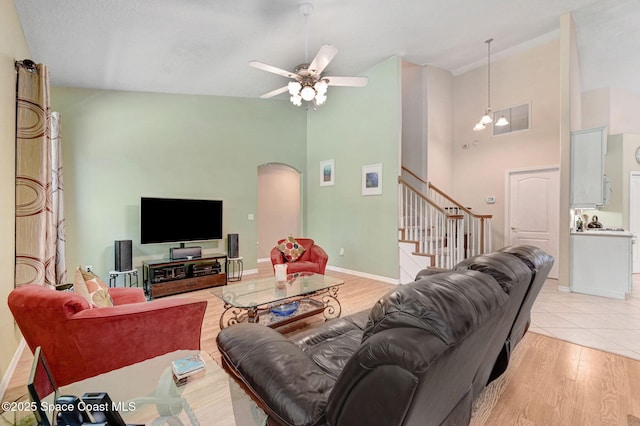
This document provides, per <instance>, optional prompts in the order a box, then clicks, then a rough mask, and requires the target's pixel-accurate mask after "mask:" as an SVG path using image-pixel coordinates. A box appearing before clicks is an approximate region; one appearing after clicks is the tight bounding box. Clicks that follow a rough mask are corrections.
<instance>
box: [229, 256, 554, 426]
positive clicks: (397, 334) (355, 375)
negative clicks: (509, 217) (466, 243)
mask: <svg viewBox="0 0 640 426" xmlns="http://www.w3.org/2000/svg"><path fill="white" fill-rule="evenodd" d="M552 265H553V258H552V257H550V256H549V255H548V254H546V253H545V252H544V251H542V250H540V249H538V248H535V247H531V246H513V247H508V248H505V249H502V250H501V251H499V252H495V253H490V254H485V255H480V256H476V257H473V258H470V259H466V260H465V261H463V262H461V263H460V264H458V265H456V267H454V268H453V270H452V271H439V273H435V274H433V273H430V272H429V273H427V272H424V273H420V274H418V277H417V280H416V281H415V282H412V283H408V284H405V285H399V286H398V287H397V288H395V289H393V290H392V291H390V292H389V293H387V294H386V295H385V296H384V297H382V298H381V299H380V300H379V301H378V302H377V303H376V304H375V305H374V306H373V307H372V308H371V310H369V311H363V312H359V313H357V314H354V315H351V316H348V317H345V318H338V319H335V320H331V321H328V322H326V323H324V324H322V325H321V326H319V327H315V328H311V329H309V330H308V331H307V332H306V333H304V334H303V335H301V336H300V335H299V336H296V338H295V339H289V338H287V337H285V336H283V335H281V334H280V333H278V332H277V331H275V330H272V329H270V328H267V327H263V326H260V325H255V324H236V325H233V326H231V327H228V328H225V329H224V330H222V331H221V332H220V334H219V335H218V339H217V343H218V347H219V349H220V352H221V354H222V360H223V363H224V364H225V367H226V368H227V369H228V370H229V371H230V372H231V373H232V374H234V375H235V376H236V377H237V379H238V380H240V381H241V382H242V383H243V384H244V385H245V387H246V388H247V389H248V390H249V391H250V392H251V393H252V397H253V398H254V399H255V400H256V401H257V402H258V404H259V405H260V406H261V407H262V408H263V409H264V410H265V411H266V412H267V414H268V415H269V418H270V421H271V423H273V424H283V425H296V426H302V425H348V426H352V425H385V426H387V425H420V426H424V425H453V424H456V425H462V424H468V423H469V421H470V418H471V408H472V404H473V401H474V399H475V398H476V397H477V396H478V394H479V393H480V392H481V391H482V389H484V387H485V386H486V385H487V384H488V383H489V382H490V381H491V380H493V379H495V378H496V377H498V376H499V375H500V374H502V373H503V372H504V371H505V369H506V368H507V365H508V361H509V356H510V353H511V351H512V350H513V347H514V346H515V345H516V344H517V342H518V341H519V340H520V339H521V338H522V336H523V335H524V333H525V332H526V330H527V327H528V324H529V322H530V312H531V307H532V305H533V302H534V301H535V298H536V296H537V295H538V293H539V291H540V288H541V287H542V284H543V283H544V281H545V279H546V277H547V274H548V273H549V270H550V269H551V266H552Z"/></svg>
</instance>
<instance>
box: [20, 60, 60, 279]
mask: <svg viewBox="0 0 640 426" xmlns="http://www.w3.org/2000/svg"><path fill="white" fill-rule="evenodd" d="M16 69H17V73H18V79H17V85H16V97H17V106H16V120H17V122H16V265H15V280H16V281H15V285H16V286H19V285H22V284H28V283H35V284H41V285H47V286H54V285H56V284H57V283H61V281H58V279H59V278H58V277H57V274H58V272H57V271H56V264H57V260H56V254H57V253H59V254H60V255H62V256H64V249H62V250H60V249H58V247H57V245H58V241H60V242H61V243H62V244H64V238H58V234H59V232H60V231H64V217H63V216H61V211H62V210H61V208H62V207H61V204H59V203H58V202H57V201H55V200H54V193H55V194H58V195H59V196H61V195H62V191H60V190H59V188H62V179H61V171H62V165H61V158H60V156H59V153H60V148H59V143H57V144H52V140H51V131H52V128H53V126H52V122H51V109H50V104H49V71H48V70H47V67H46V66H44V65H42V64H37V65H36V64H34V63H33V62H31V61H29V60H24V61H22V62H17V63H16ZM56 127H58V126H56ZM57 140H58V141H59V138H57ZM54 147H55V150H54ZM54 152H55V153H56V154H55V158H56V161H57V162H60V164H54V163H53V159H54V155H53V153H54ZM54 174H55V175H56V178H55V179H54V177H53V176H54ZM54 209H55V210H56V213H55V214H54ZM58 224H60V226H58ZM62 267H63V268H64V263H62ZM61 277H63V278H64V271H62V272H61Z"/></svg>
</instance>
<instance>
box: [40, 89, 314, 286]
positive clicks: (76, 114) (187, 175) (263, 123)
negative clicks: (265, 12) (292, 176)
mask: <svg viewBox="0 0 640 426" xmlns="http://www.w3.org/2000/svg"><path fill="white" fill-rule="evenodd" d="M52 107H53V109H54V110H56V111H59V112H60V113H61V115H62V134H63V158H64V185H65V208H66V218H67V221H66V223H67V226H66V231H67V269H68V271H69V273H72V271H73V269H74V268H75V267H76V266H77V265H93V267H94V270H95V272H96V273H98V274H99V275H101V276H102V277H103V278H106V277H107V276H108V272H109V271H110V270H112V269H113V267H114V247H113V242H114V240H120V239H131V240H133V255H134V262H133V263H134V266H136V265H140V264H141V262H142V260H144V259H149V258H163V257H167V256H168V255H169V248H170V247H173V246H176V244H151V245H141V244H140V226H139V220H140V219H139V210H140V197H141V196H154V197H176V198H206V199H221V200H224V224H223V233H224V234H225V236H226V234H228V233H238V234H239V235H240V244H241V247H242V255H243V257H244V259H245V268H255V267H256V258H257V249H256V245H255V241H257V237H256V236H257V228H256V223H257V221H255V220H254V221H249V220H248V218H247V217H248V216H247V215H248V214H250V213H252V214H255V213H256V210H257V168H258V166H259V165H261V164H264V163H269V162H281V163H286V164H290V165H291V166H293V167H295V168H297V169H298V170H302V171H304V170H305V168H306V145H305V135H306V114H305V112H304V110H299V109H296V108H291V105H290V104H288V103H287V102H278V101H264V100H260V99H242V98H226V97H212V96H193V95H170V94H157V93H140V92H118V91H101V90H88V89H77V88H60V87H57V88H53V89H52ZM218 244H219V245H220V246H218ZM192 245H196V243H194V244H192ZM197 245H201V246H202V247H203V250H204V251H205V253H207V252H224V251H226V249H225V243H224V241H220V242H206V243H202V244H200V243H198V244H197ZM140 278H141V277H140Z"/></svg>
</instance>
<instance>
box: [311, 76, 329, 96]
mask: <svg viewBox="0 0 640 426" xmlns="http://www.w3.org/2000/svg"><path fill="white" fill-rule="evenodd" d="M328 87H329V85H328V84H327V82H326V81H325V80H319V81H317V82H316V84H314V85H313V88H314V89H316V93H318V96H320V95H325V94H326V93H327V88H328Z"/></svg>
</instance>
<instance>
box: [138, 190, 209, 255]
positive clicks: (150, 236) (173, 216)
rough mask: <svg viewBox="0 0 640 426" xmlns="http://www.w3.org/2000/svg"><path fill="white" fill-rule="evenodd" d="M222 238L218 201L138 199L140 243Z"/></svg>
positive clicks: (182, 241)
mask: <svg viewBox="0 0 640 426" xmlns="http://www.w3.org/2000/svg"><path fill="white" fill-rule="evenodd" d="M221 239H222V201H221V200H193V199H179V198H152V197H142V198H141V199H140V243H142V244H155V243H176V242H179V243H184V242H188V241H206V240H221Z"/></svg>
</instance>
